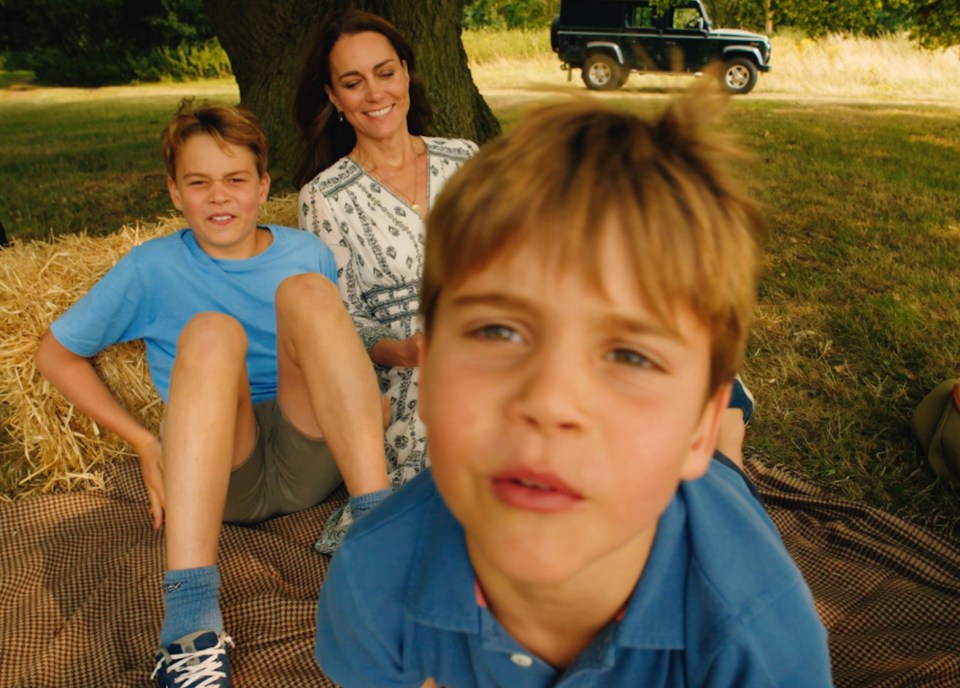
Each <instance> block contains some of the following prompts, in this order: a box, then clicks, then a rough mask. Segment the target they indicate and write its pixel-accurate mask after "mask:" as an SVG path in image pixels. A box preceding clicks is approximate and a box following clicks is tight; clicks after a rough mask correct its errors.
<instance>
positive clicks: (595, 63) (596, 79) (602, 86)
mask: <svg viewBox="0 0 960 688" xmlns="http://www.w3.org/2000/svg"><path fill="white" fill-rule="evenodd" d="M581 72H582V73H583V83H585V84H586V85H587V88H589V89H593V90H594V91H612V90H614V89H616V88H620V87H621V86H622V85H623V82H624V81H626V79H625V78H624V76H623V68H622V67H621V66H620V65H619V64H617V61H616V60H614V59H613V58H612V57H610V56H609V55H607V54H606V53H591V54H590V55H587V59H586V60H584V62H583V69H581Z"/></svg>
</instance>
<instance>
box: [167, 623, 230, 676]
mask: <svg viewBox="0 0 960 688" xmlns="http://www.w3.org/2000/svg"><path fill="white" fill-rule="evenodd" d="M226 645H229V646H230V647H233V638H231V637H230V636H227V635H225V636H223V637H222V638H221V639H220V642H218V643H217V644H216V645H214V646H213V647H211V648H207V649H206V650H195V651H194V652H183V653H178V654H175V655H170V656H169V660H170V665H169V666H168V667H167V673H168V674H179V675H178V676H177V677H176V678H174V679H173V682H174V684H175V685H178V686H181V685H182V686H183V688H216V686H217V684H216V683H211V682H212V681H218V680H219V679H222V678H226V677H227V673H226V672H225V671H224V670H223V656H224V655H226V653H227V649H226ZM163 662H164V659H163V658H161V659H160V660H159V661H158V662H157V666H156V668H155V669H154V670H153V674H151V675H150V678H156V676H157V672H159V671H160V667H161V666H163ZM197 681H199V683H197Z"/></svg>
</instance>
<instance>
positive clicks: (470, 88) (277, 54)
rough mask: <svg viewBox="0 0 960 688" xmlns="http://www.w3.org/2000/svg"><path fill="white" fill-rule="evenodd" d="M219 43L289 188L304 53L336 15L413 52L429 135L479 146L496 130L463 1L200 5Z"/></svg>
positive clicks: (283, 0)
mask: <svg viewBox="0 0 960 688" xmlns="http://www.w3.org/2000/svg"><path fill="white" fill-rule="evenodd" d="M203 4H204V7H205V8H206V10H207V14H208V16H209V18H210V21H211V23H212V24H213V27H214V29H215V30H216V32H217V36H218V37H219V39H220V44H221V45H222V46H223V48H224V50H226V52H227V54H228V55H229V56H230V64H231V65H232V67H233V73H234V76H235V77H236V79H237V84H238V85H239V87H240V100H241V101H242V102H243V103H244V104H245V105H247V106H248V107H249V108H250V109H251V110H253V111H254V112H255V113H256V114H257V115H258V116H259V117H260V119H261V120H262V121H263V124H264V127H265V128H266V130H267V135H268V137H269V139H270V155H271V162H270V169H271V172H272V174H273V175H274V177H275V178H276V179H277V180H278V182H279V183H280V184H281V185H286V184H288V183H289V180H290V179H291V177H292V171H293V169H294V168H295V166H296V161H297V158H298V155H299V153H298V146H299V135H298V133H297V131H296V127H295V125H294V124H293V120H292V117H291V114H290V113H291V106H292V99H293V91H294V87H295V83H296V79H297V74H298V71H299V66H300V62H301V59H302V54H303V52H304V50H305V48H306V47H307V46H309V45H310V44H311V42H312V41H313V37H314V34H315V32H316V31H317V29H318V27H319V26H320V25H321V24H322V23H323V21H324V19H325V18H326V17H328V16H329V15H330V14H331V13H332V12H334V11H335V10H338V9H341V8H344V7H355V8H358V9H365V10H368V11H370V12H375V13H376V14H379V15H381V16H383V17H386V18H387V19H389V20H390V21H391V22H393V23H394V24H395V25H396V26H397V27H398V28H399V29H400V31H401V32H403V34H404V35H405V36H406V38H407V40H409V41H410V43H411V44H412V45H413V49H414V52H415V53H416V56H417V70H418V71H419V72H420V74H421V76H422V77H423V79H424V81H425V82H426V84H427V89H428V93H429V96H430V102H431V104H432V105H433V110H434V119H433V128H432V133H434V134H437V135H439V136H459V137H464V138H469V139H473V140H474V141H478V142H483V141H486V140H487V139H489V138H490V137H492V136H493V135H495V134H496V133H497V132H498V131H499V124H498V123H497V120H496V118H495V117H494V115H493V113H492V112H491V111H490V108H489V107H488V106H487V104H486V102H485V101H484V100H483V98H482V97H481V96H480V92H479V91H478V90H477V87H476V86H475V85H474V83H473V78H472V76H471V75H470V70H469V68H468V67H467V55H466V53H465V52H464V50H463V45H462V43H461V42H460V30H461V21H462V20H461V17H462V15H463V0H431V2H429V3H424V2H422V0H366V1H355V0H354V1H347V0H319V1H318V0H274V1H273V2H269V3H266V2H262V0H203Z"/></svg>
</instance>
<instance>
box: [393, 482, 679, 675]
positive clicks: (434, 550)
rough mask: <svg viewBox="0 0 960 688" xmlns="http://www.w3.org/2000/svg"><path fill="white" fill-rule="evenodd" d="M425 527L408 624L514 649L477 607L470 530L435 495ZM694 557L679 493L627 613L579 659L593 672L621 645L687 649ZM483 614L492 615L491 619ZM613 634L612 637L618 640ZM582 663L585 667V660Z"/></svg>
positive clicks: (664, 519)
mask: <svg viewBox="0 0 960 688" xmlns="http://www.w3.org/2000/svg"><path fill="white" fill-rule="evenodd" d="M681 489H682V487H681ZM423 523H428V524H430V525H431V526H432V527H431V528H430V529H429V530H428V531H427V532H426V533H424V535H423V537H422V538H421V539H420V542H419V543H418V546H417V548H416V554H415V557H414V562H415V563H414V568H413V571H412V575H411V576H410V584H409V587H408V588H407V593H406V603H405V608H406V611H407V614H408V615H409V618H410V619H411V620H413V621H415V622H417V623H421V624H424V625H427V626H431V627H434V628H438V629H443V630H447V631H454V632H458V633H467V634H473V635H482V636H483V637H484V644H485V645H487V646H488V647H490V646H491V644H492V645H493V646H502V648H503V649H504V650H507V649H508V647H509V646H510V642H512V641H510V642H508V638H509V636H507V634H506V632H505V631H504V630H503V629H502V627H500V625H499V624H498V623H496V622H495V620H494V619H493V618H492V616H491V615H490V614H489V612H487V611H486V610H484V609H482V608H481V607H480V606H479V605H478V604H477V600H476V595H475V588H474V585H475V580H476V578H475V575H474V572H473V568H472V567H471V566H470V560H469V557H468V555H467V548H466V542H465V540H464V535H463V528H462V527H461V526H460V524H459V523H458V522H457V521H456V520H455V519H454V518H453V515H452V514H451V513H450V511H449V510H448V509H447V508H446V506H445V505H444V504H443V502H442V501H441V499H440V497H439V496H438V495H436V494H434V498H433V499H432V501H431V503H430V510H429V512H428V513H427V514H425V518H424V520H423ZM688 559H689V543H688V542H687V541H686V509H685V507H684V504H683V502H682V500H681V499H680V498H679V497H678V495H674V496H673V498H672V499H671V500H670V503H669V504H668V505H667V508H666V510H665V511H664V513H663V515H661V517H660V521H659V523H658V525H657V534H656V536H655V537H654V541H653V546H652V548H651V550H650V557H649V558H648V560H647V565H646V567H645V568H644V570H643V574H642V575H641V577H640V581H639V582H638V583H637V586H636V588H634V591H633V593H632V594H631V596H630V601H629V602H628V604H627V608H626V611H625V613H624V614H623V616H622V618H621V619H620V621H619V622H617V623H615V624H612V625H611V627H610V628H608V629H607V630H606V631H604V632H601V634H600V635H599V636H598V637H597V639H596V640H595V642H594V643H592V644H591V645H590V647H588V648H587V649H586V650H585V651H584V655H583V656H581V657H580V660H586V661H587V662H588V663H589V664H592V665H594V666H596V665H597V664H600V665H605V664H607V663H608V662H612V661H613V658H614V651H615V648H616V647H617V646H622V647H633V648H638V649H650V650H663V649H682V648H683V647H684V616H685V613H684V610H685V607H686V578H687V562H688ZM484 613H486V614H487V617H489V618H488V619H486V620H484V616H483V615H484ZM608 631H610V632H612V635H613V637H612V638H611V637H610V633H608ZM491 649H492V647H491ZM598 653H599V654H598ZM576 664H577V665H582V663H581V661H579V660H578V662H577V663H576ZM574 668H575V667H570V669H574ZM577 668H580V667H579V666H578V667H577Z"/></svg>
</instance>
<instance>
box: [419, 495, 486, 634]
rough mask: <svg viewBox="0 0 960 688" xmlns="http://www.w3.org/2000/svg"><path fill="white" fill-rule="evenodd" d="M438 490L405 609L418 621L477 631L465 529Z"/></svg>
mask: <svg viewBox="0 0 960 688" xmlns="http://www.w3.org/2000/svg"><path fill="white" fill-rule="evenodd" d="M435 490H436V488H435V487H434V494H433V495H432V498H431V500H430V502H429V503H428V508H427V509H426V513H425V514H424V518H423V520H422V523H424V524H425V525H427V526H428V528H427V529H425V531H426V532H424V534H423V536H422V537H421V538H420V540H419V542H418V544H417V547H416V552H415V555H414V564H413V570H412V572H411V576H410V583H409V587H408V588H407V594H406V602H405V609H406V612H407V615H408V618H410V619H411V620H413V621H415V622H417V623H421V624H424V625H426V626H432V627H434V628H439V629H443V630H446V631H455V632H458V633H471V634H478V633H480V608H479V607H478V606H477V602H476V597H475V596H474V581H475V576H474V573H473V567H472V566H470V558H469V557H468V556H467V545H466V541H465V540H464V536H463V528H462V527H461V525H460V524H459V523H458V522H457V520H456V519H455V518H454V517H453V515H452V514H451V513H450V511H449V509H447V507H446V506H445V505H444V504H443V501H442V500H441V499H440V496H439V495H438V494H437V493H436V491H435Z"/></svg>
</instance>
